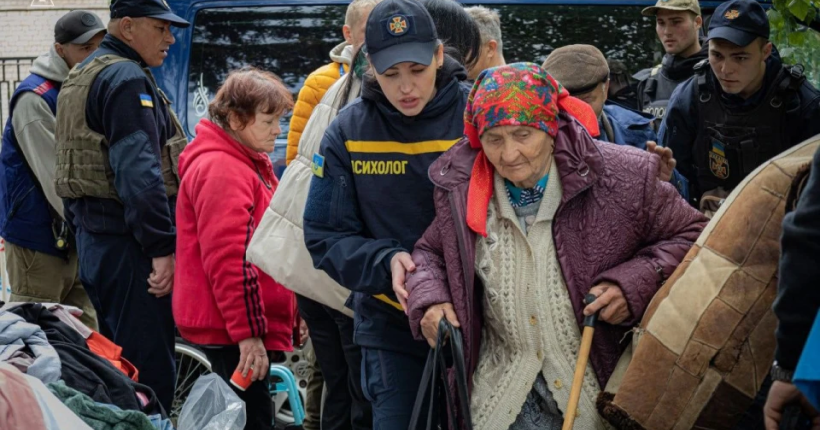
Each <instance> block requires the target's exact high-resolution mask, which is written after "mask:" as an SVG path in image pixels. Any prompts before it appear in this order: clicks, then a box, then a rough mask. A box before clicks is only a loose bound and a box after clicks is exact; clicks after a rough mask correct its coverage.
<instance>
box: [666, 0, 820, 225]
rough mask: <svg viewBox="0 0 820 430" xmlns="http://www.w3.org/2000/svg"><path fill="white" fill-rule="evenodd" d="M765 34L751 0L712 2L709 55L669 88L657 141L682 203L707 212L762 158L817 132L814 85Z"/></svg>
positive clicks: (764, 22)
mask: <svg viewBox="0 0 820 430" xmlns="http://www.w3.org/2000/svg"><path fill="white" fill-rule="evenodd" d="M768 38H769V21H768V18H767V16H766V12H765V11H764V10H763V7H762V6H761V5H760V4H759V3H758V2H756V1H753V0H732V1H727V2H725V3H723V4H722V5H721V6H720V7H718V8H717V10H716V11H715V14H714V15H713V17H712V21H711V23H710V24H709V39H708V43H709V46H708V48H709V59H708V61H703V62H701V63H698V65H697V66H696V67H695V70H696V72H695V76H693V77H692V78H690V79H689V80H688V81H686V82H685V83H684V84H682V85H681V86H679V87H678V89H677V90H675V92H674V94H673V95H672V100H671V101H670V103H669V108H668V110H667V114H666V118H665V119H664V121H663V123H662V124H661V128H660V130H659V133H658V136H659V141H660V142H659V143H660V144H661V145H663V146H666V147H668V148H670V149H672V151H673V152H674V154H675V156H676V158H677V168H678V171H679V172H680V173H681V174H682V175H683V176H685V177H686V179H687V180H688V182H689V184H688V187H689V190H688V191H689V193H688V196H689V201H690V203H691V204H692V205H694V206H696V207H700V208H701V210H704V211H706V212H707V213H708V212H710V211H712V210H716V207H715V206H716V205H713V206H712V207H711V208H710V207H707V205H706V204H707V203H710V202H711V203H715V204H718V205H719V202H720V201H721V199H722V198H724V197H725V196H726V195H728V193H729V192H731V190H732V189H733V188H734V187H735V186H737V185H738V183H740V181H741V180H742V179H743V178H744V177H745V176H746V175H748V174H749V173H751V172H752V171H753V170H754V169H755V168H757V167H758V166H760V165H761V164H762V163H763V162H765V161H767V160H768V159H770V158H772V157H774V156H775V155H777V154H779V153H781V152H783V151H784V150H786V149H788V148H789V147H791V146H794V145H796V144H798V143H800V142H802V141H804V140H806V139H807V138H809V137H812V136H814V135H816V134H818V133H820V120H819V119H820V92H818V91H817V89H815V88H814V87H813V86H812V85H811V84H810V83H809V82H807V81H806V79H805V78H804V76H803V73H802V67H801V66H785V65H784V64H783V63H782V61H781V59H780V56H779V55H778V53H777V51H776V49H775V48H774V47H773V46H772V44H771V42H769V40H768Z"/></svg>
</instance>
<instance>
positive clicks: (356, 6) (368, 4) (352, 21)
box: [345, 0, 382, 27]
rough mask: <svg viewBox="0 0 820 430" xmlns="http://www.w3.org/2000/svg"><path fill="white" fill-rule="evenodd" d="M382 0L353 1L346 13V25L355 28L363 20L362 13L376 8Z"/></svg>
mask: <svg viewBox="0 0 820 430" xmlns="http://www.w3.org/2000/svg"><path fill="white" fill-rule="evenodd" d="M381 1H382V0H353V1H352V2H350V5H349V6H348V7H347V12H345V25H347V26H349V27H355V26H356V25H357V24H358V23H359V20H360V19H362V11H364V10H365V9H370V8H374V7H376V5H377V4H379V3H381Z"/></svg>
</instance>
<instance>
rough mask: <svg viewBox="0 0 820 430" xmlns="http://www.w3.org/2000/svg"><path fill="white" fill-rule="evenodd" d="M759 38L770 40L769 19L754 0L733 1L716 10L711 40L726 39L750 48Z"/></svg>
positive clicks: (711, 29)
mask: <svg viewBox="0 0 820 430" xmlns="http://www.w3.org/2000/svg"><path fill="white" fill-rule="evenodd" d="M758 37H762V38H764V39H767V40H768V39H769V17H767V16H766V11H765V10H763V6H761V5H760V3H758V2H756V1H754V0H731V1H727V2H725V3H722V4H721V5H720V6H718V8H717V9H715V13H714V15H712V21H711V22H710V23H709V40H712V39H725V40H728V41H729V42H732V43H734V44H735V45H737V46H748V45H749V44H750V43H752V42H754V40H755V39H757V38H758Z"/></svg>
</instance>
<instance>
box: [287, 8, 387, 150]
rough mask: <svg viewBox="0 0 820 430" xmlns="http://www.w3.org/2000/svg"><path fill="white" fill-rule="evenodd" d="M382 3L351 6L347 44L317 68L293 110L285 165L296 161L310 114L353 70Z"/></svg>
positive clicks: (346, 21) (331, 52) (343, 28)
mask: <svg viewBox="0 0 820 430" xmlns="http://www.w3.org/2000/svg"><path fill="white" fill-rule="evenodd" d="M379 1H381V0H353V1H352V2H351V3H350V5H349V6H348V7H347V13H346V14H345V25H344V26H343V27H342V34H344V38H345V41H344V42H342V43H340V44H339V45H337V46H336V47H335V48H333V50H332V51H330V59H331V60H332V61H333V62H332V63H330V64H327V65H324V66H322V67H320V68H318V69H316V70H315V71H314V72H313V73H311V74H310V75H309V76H308V77H307V79H306V80H305V84H304V86H302V89H301V90H299V97H297V99H296V106H295V107H294V108H293V116H292V117H291V118H290V131H288V151H287V157H286V159H285V162H286V163H287V164H290V162H291V161H293V159H294V158H296V149H297V148H298V147H299V138H301V137H302V132H303V131H304V130H305V126H306V125H307V122H308V119H310V114H311V113H312V112H313V109H314V108H315V107H316V105H318V104H319V101H320V100H322V96H324V95H325V93H326V92H327V90H328V88H330V86H331V85H333V83H334V82H336V81H337V80H338V79H339V78H341V77H342V76H344V74H345V73H348V72H349V71H350V65H351V64H352V63H353V56H354V55H355V54H356V52H358V50H359V48H360V47H361V46H362V45H363V44H364V29H365V26H366V24H367V17H368V16H369V15H370V11H371V10H373V7H374V6H376V5H377V4H378V3H379Z"/></svg>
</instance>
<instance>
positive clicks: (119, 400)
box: [0, 302, 173, 430]
mask: <svg viewBox="0 0 820 430" xmlns="http://www.w3.org/2000/svg"><path fill="white" fill-rule="evenodd" d="M0 305H1V306H2V307H0V417H3V420H4V422H3V426H0V427H3V428H6V427H5V426H6V425H8V427H7V428H21V429H22V428H25V429H26V430H40V429H48V430H51V429H62V428H70V429H94V430H103V429H112V430H113V429H116V430H156V429H158V430H173V426H172V424H171V422H170V421H169V420H168V419H167V415H166V413H165V411H164V410H163V409H162V406H161V405H160V404H159V402H158V400H157V397H156V395H155V394H154V392H153V391H152V390H151V388H149V387H148V386H145V385H142V384H140V383H139V382H138V380H139V372H138V370H137V369H136V368H135V367H134V365H132V364H131V363H129V362H128V360H126V359H125V358H123V357H122V348H120V347H119V346H117V345H116V344H114V343H113V342H111V341H110V340H109V339H107V338H106V337H104V336H102V335H101V334H100V333H98V332H95V331H92V330H91V329H89V328H88V327H86V326H84V325H83V324H82V323H81V322H80V321H79V320H78V319H77V318H76V316H77V315H79V314H80V312H81V311H80V310H79V309H76V308H71V307H66V306H62V305H48V304H41V303H9V304H3V303H2V302H0Z"/></svg>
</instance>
